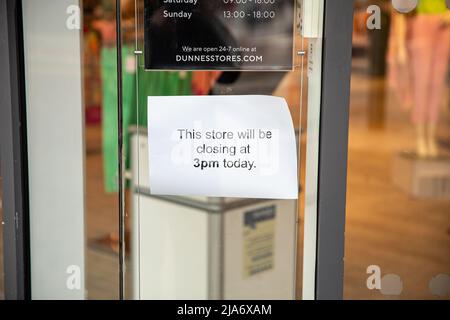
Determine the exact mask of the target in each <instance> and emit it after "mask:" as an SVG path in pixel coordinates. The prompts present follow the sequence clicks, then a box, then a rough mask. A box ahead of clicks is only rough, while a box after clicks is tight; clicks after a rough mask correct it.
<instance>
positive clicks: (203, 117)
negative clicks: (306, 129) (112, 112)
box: [148, 96, 298, 199]
mask: <svg viewBox="0 0 450 320" xmlns="http://www.w3.org/2000/svg"><path fill="white" fill-rule="evenodd" d="M148 141H149V146H148V150H149V166H150V168H149V173H150V191H151V193H152V194H154V195H185V196H208V197H239V198H264V199H297V197H298V181H297V148H296V139H295V131H294V126H293V124H292V119H291V115H290V112H289V108H288V106H287V104H286V101H285V100H284V99H283V98H278V97H272V96H172V97H149V98H148Z"/></svg>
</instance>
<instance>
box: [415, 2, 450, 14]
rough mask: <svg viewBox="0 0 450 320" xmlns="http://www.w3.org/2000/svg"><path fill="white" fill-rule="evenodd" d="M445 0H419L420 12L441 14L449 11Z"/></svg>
mask: <svg viewBox="0 0 450 320" xmlns="http://www.w3.org/2000/svg"><path fill="white" fill-rule="evenodd" d="M447 10H448V9H447V5H446V3H445V0H419V5H418V6H417V13H418V14H439V13H445V12H446V11H447Z"/></svg>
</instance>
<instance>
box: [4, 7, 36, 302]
mask: <svg viewBox="0 0 450 320" xmlns="http://www.w3.org/2000/svg"><path fill="white" fill-rule="evenodd" d="M22 27H23V24H22V2H21V0H4V1H0V70H2V72H0V84H1V85H0V170H1V175H2V178H3V221H4V226H3V250H4V252H3V255H4V277H5V298H6V299H30V298H31V281H30V280H31V274H30V248H29V241H30V239H29V207H28V203H29V202H28V159H27V132H26V128H27V126H26V101H25V68H24V48H23V29H22Z"/></svg>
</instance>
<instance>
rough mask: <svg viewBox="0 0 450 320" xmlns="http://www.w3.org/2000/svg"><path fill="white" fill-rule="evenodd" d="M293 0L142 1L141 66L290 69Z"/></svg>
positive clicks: (162, 67) (160, 68) (184, 68)
mask: <svg viewBox="0 0 450 320" xmlns="http://www.w3.org/2000/svg"><path fill="white" fill-rule="evenodd" d="M294 8H295V0H145V12H144V21H145V67H146V69H153V70H155V69H156V70H292V68H293V31H294V29H293V28H294V15H295V10H294Z"/></svg>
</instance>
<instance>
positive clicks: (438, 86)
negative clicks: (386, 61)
mask: <svg viewBox="0 0 450 320" xmlns="http://www.w3.org/2000/svg"><path fill="white" fill-rule="evenodd" d="M410 27H411V30H410V35H409V37H408V41H407V43H408V51H409V63H410V67H411V72H412V95H413V100H414V108H413V110H412V114H411V116H412V121H413V123H415V124H424V123H431V124H435V123H436V122H437V121H438V116H439V108H440V107H441V103H442V99H443V94H444V89H445V84H446V76H447V67H448V62H449V54H450V27H449V25H448V24H447V25H445V26H444V24H443V22H442V16H441V15H433V14H419V15H417V16H415V17H413V18H412V21H411V24H410Z"/></svg>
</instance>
